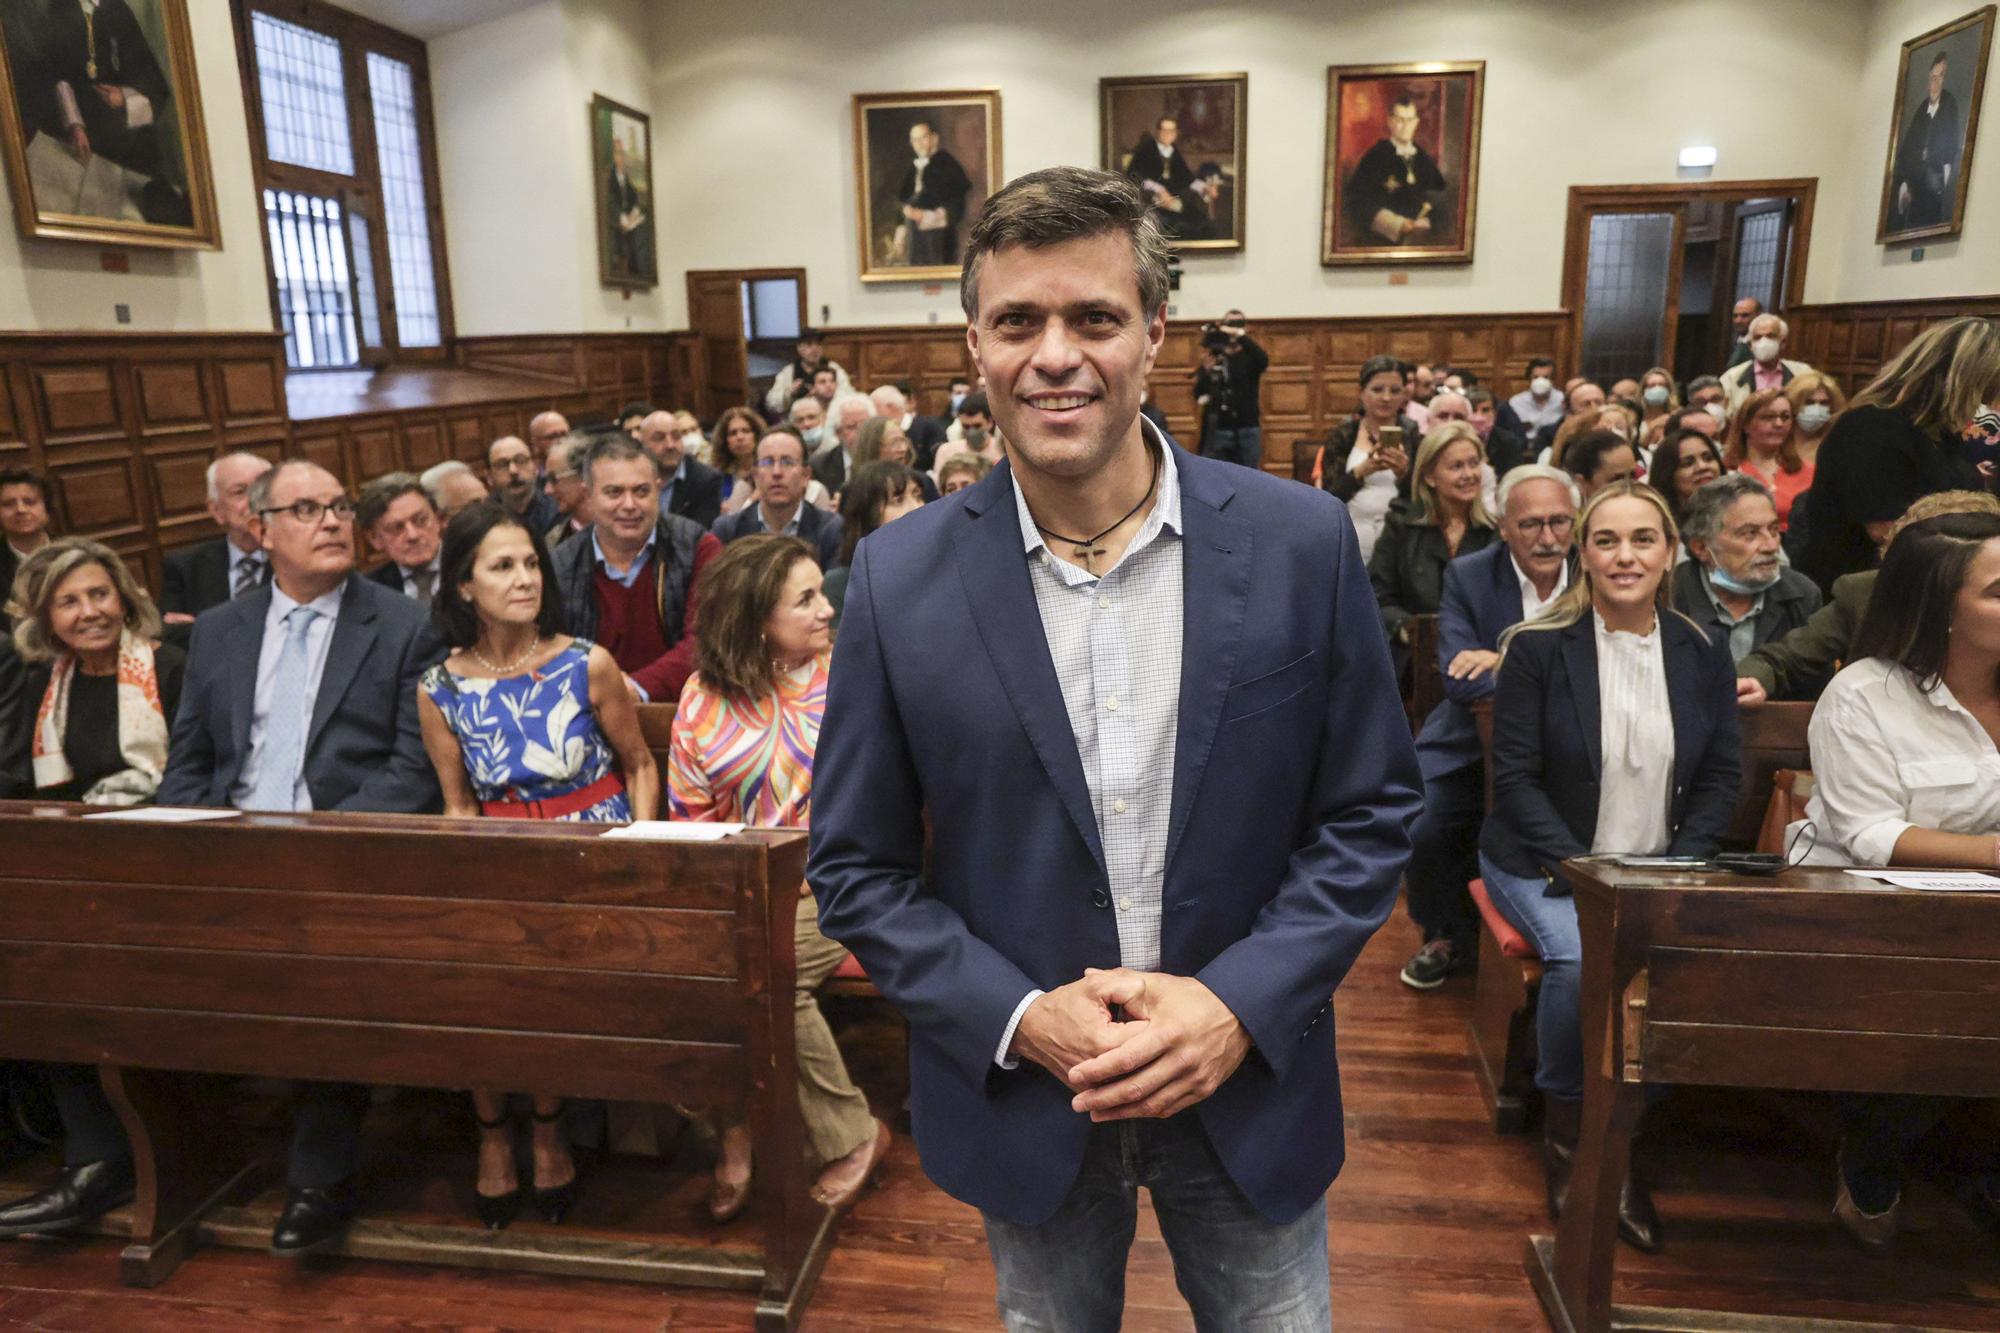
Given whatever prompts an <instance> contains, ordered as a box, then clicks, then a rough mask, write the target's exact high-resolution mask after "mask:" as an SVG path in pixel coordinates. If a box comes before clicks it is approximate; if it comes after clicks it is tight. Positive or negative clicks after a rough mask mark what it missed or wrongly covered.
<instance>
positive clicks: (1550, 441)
mask: <svg viewBox="0 0 2000 1333" xmlns="http://www.w3.org/2000/svg"><path fill="white" fill-rule="evenodd" d="M1607 401H1608V399H1607V398H1606V397H1605V393H1604V387H1603V386H1602V385H1600V384H1599V383H1598V382H1597V381H1596V380H1593V379H1588V378H1585V377H1584V376H1582V375H1578V376H1577V377H1576V378H1574V379H1572V380H1570V381H1569V382H1568V383H1567V384H1565V385H1563V415H1562V417H1561V418H1559V419H1558V420H1555V421H1551V422H1547V423H1545V424H1544V425H1543V426H1542V427H1541V428H1540V429H1539V430H1537V431H1536V432H1535V434H1534V438H1533V439H1532V440H1530V441H1529V443H1530V445H1531V446H1532V447H1533V448H1534V450H1535V453H1536V459H1535V461H1536V462H1539V463H1547V462H1551V461H1554V460H1559V459H1561V457H1562V450H1561V449H1559V448H1556V432H1558V431H1560V430H1561V429H1562V428H1563V426H1564V425H1565V424H1566V423H1568V422H1569V421H1571V420H1572V419H1574V418H1576V417H1581V416H1586V415H1588V416H1589V417H1590V419H1591V420H1592V421H1593V422H1594V421H1595V420H1596V419H1597V418H1596V413H1597V412H1599V411H1600V410H1601V409H1602V408H1603V407H1604V404H1605V403H1606V402H1607Z"/></svg>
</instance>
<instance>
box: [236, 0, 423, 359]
mask: <svg viewBox="0 0 2000 1333" xmlns="http://www.w3.org/2000/svg"><path fill="white" fill-rule="evenodd" d="M234 2H235V5H236V19H237V40H238V45H239V48H240V50H241V52H242V58H243V61H244V64H245V67H246V69H247V70H249V72H250V74H251V79H250V82H251V83H252V84H253V86H254V87H255V89H256V94H257V95H256V98H255V101H254V103H253V105H252V107H251V138H252V141H253V143H254V145H255V155H256V160H257V169H258V173H259V177H260V180H259V184H260V185H261V186H262V196H263V201H264V240H265V250H266V253H267V255H268V257H269V260H270V270H271V308H272V313H273V314H274V316H275V317H276V319H277V321H278V326H279V327H280V328H281V329H282V330H283V331H284V335H285V358H286V360H287V361H288V362H289V363H290V364H291V365H292V366H294V367H296V368H298V369H302V370H307V369H312V370H317V369H334V368H341V367H351V366H359V365H380V364H385V363H388V362H393V361H398V360H404V361H423V360H435V359H438V358H440V357H442V355H443V353H444V346H445V342H446V340H447V339H448V338H449V336H450V333H451V297H450V292H449V291H448V289H447V287H446V284H445V279H444V262H443V260H444V234H443V219H442V214H441V213H440V210H439V209H438V206H437V200H436V194H435V191H436V189H437V179H436V176H437V173H436V170H435V150H434V140H433V135H432V131H431V123H430V92H429V70H428V67H427V65H426V63H425V58H424V47H423V43H421V42H419V41H417V40H416V39H415V38H412V37H407V36H404V35H403V34H401V33H398V32H395V31H393V30H391V29H388V28H384V27H382V26H381V25H379V24H376V23H373V22H371V21H369V20H366V19H362V18H359V17H356V16H354V15H351V14H349V13H347V12H346V11H345V10H341V9H336V8H334V7H333V6H331V5H327V4H323V3H317V2H316V0H313V2H310V3H309V0H234Z"/></svg>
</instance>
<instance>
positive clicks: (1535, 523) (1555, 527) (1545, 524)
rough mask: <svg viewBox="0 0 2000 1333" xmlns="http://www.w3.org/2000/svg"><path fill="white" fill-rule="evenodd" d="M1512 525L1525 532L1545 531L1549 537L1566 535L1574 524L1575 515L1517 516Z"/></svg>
mask: <svg viewBox="0 0 2000 1333" xmlns="http://www.w3.org/2000/svg"><path fill="white" fill-rule="evenodd" d="M1514 526H1515V527H1517V528H1519V529H1520V530H1521V531H1523V532H1527V533H1537V534H1539V533H1541V532H1544V531H1546V532H1547V533H1548V534H1549V536H1551V537H1567V536H1569V530H1570V529H1571V528H1573V527H1575V526H1576V516H1575V515H1573V514H1557V515H1556V516H1555V517H1554V518H1517V519H1515V520H1514Z"/></svg>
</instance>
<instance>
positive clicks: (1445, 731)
mask: <svg viewBox="0 0 2000 1333" xmlns="http://www.w3.org/2000/svg"><path fill="white" fill-rule="evenodd" d="M1520 619H1521V580H1520V577H1519V576H1518V575H1517V574H1515V572H1514V561H1513V558H1512V552H1510V551H1509V550H1508V549H1507V544H1506V543H1505V542H1495V543H1494V544H1493V545H1491V546H1489V547H1487V548H1486V549H1485V550H1483V551H1474V552H1473V553H1472V554H1470V555H1462V556H1460V557H1459V558H1458V559H1456V560H1454V561H1452V562H1451V563H1450V564H1448V565H1446V566H1445V567H1444V599H1443V600H1442V601H1440V602H1439V603H1438V675H1439V676H1440V677H1442V678H1443V680H1444V701H1443V702H1442V703H1440V704H1439V705H1438V706H1437V707H1436V708H1433V709H1432V710H1431V715H1430V716H1429V717H1427V718H1425V719H1424V725H1423V728H1422V730H1420V731H1418V732H1417V763H1418V764H1419V765H1421V766H1422V768H1423V774H1424V781H1426V782H1429V781H1431V780H1433V779H1436V778H1441V777H1443V776H1444V775H1445V774H1447V773H1456V772H1457V771H1458V770H1459V769H1461V768H1464V767H1465V766H1466V765H1468V764H1476V763H1478V762H1479V761H1480V759H1481V758H1482V756H1483V753H1484V752H1483V750H1482V749H1481V747H1480V744H1479V724H1478V723H1477V722H1475V721H1474V720H1473V717H1472V705H1473V704H1475V703H1478V702H1479V701H1480V700H1481V699H1488V698H1491V697H1492V695H1493V683H1494V677H1495V676H1496V674H1497V673H1496V672H1492V671H1489V672H1487V673H1486V674H1485V675H1483V676H1481V677H1480V678H1479V679H1478V680H1453V679H1452V678H1451V677H1450V676H1449V675H1447V674H1446V672H1445V668H1446V667H1448V666H1450V665H1451V660H1452V659H1453V658H1454V657H1457V656H1458V655H1459V654H1460V653H1462V652H1464V651H1465V650H1466V649H1468V648H1481V649H1485V650H1486V651H1488V652H1492V651H1494V650H1495V649H1497V648H1498V647H1499V646H1500V635H1501V634H1502V633H1504V632H1505V631H1506V629H1507V627H1508V626H1510V625H1514V624H1517V623H1519V621H1520Z"/></svg>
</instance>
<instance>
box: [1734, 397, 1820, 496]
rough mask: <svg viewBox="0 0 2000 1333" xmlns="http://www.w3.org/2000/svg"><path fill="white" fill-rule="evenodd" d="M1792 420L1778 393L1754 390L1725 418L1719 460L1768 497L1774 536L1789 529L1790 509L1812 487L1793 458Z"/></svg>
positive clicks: (1809, 474) (1807, 472)
mask: <svg viewBox="0 0 2000 1333" xmlns="http://www.w3.org/2000/svg"><path fill="white" fill-rule="evenodd" d="M1792 420H1793V418H1792V402H1791V399H1789V398H1787V397H1785V395H1784V393H1783V392H1782V391H1781V390H1778V389H1759V390H1758V391H1757V392H1756V393H1753V394H1751V395H1750V396H1749V397H1747V398H1745V399H1744V400H1743V402H1742V405H1741V406H1739V407H1738V408H1737V409H1736V412H1735V414H1734V415H1733V416H1731V417H1730V419H1729V434H1728V435H1727V436H1725V437H1724V439H1723V446H1722V461H1723V462H1724V463H1725V464H1726V465H1727V466H1728V467H1729V468H1731V469H1732V470H1734V471H1740V472H1743V473H1746V474H1748V475H1749V476H1752V477H1755V478H1756V479H1757V480H1758V481H1760V482H1762V483H1763V485H1764V487H1765V489H1766V490H1768V491H1770V492H1771V494H1772V497H1773V498H1774V499H1775V500H1776V502H1777V506H1778V527H1779V530H1780V531H1783V530H1784V529H1785V528H1787V527H1788V526H1789V525H1790V523H1791V517H1792V507H1793V505H1794V504H1795V503H1796V502H1797V500H1798V498H1799V497H1800V496H1801V495H1803V494H1805V492H1807V491H1809V490H1811V489H1812V484H1813V465H1812V464H1811V463H1808V462H1806V461H1805V459H1804V458H1803V457H1802V456H1801V455H1800V453H1799V439H1798V432H1797V431H1796V430H1794V429H1793V426H1792Z"/></svg>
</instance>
